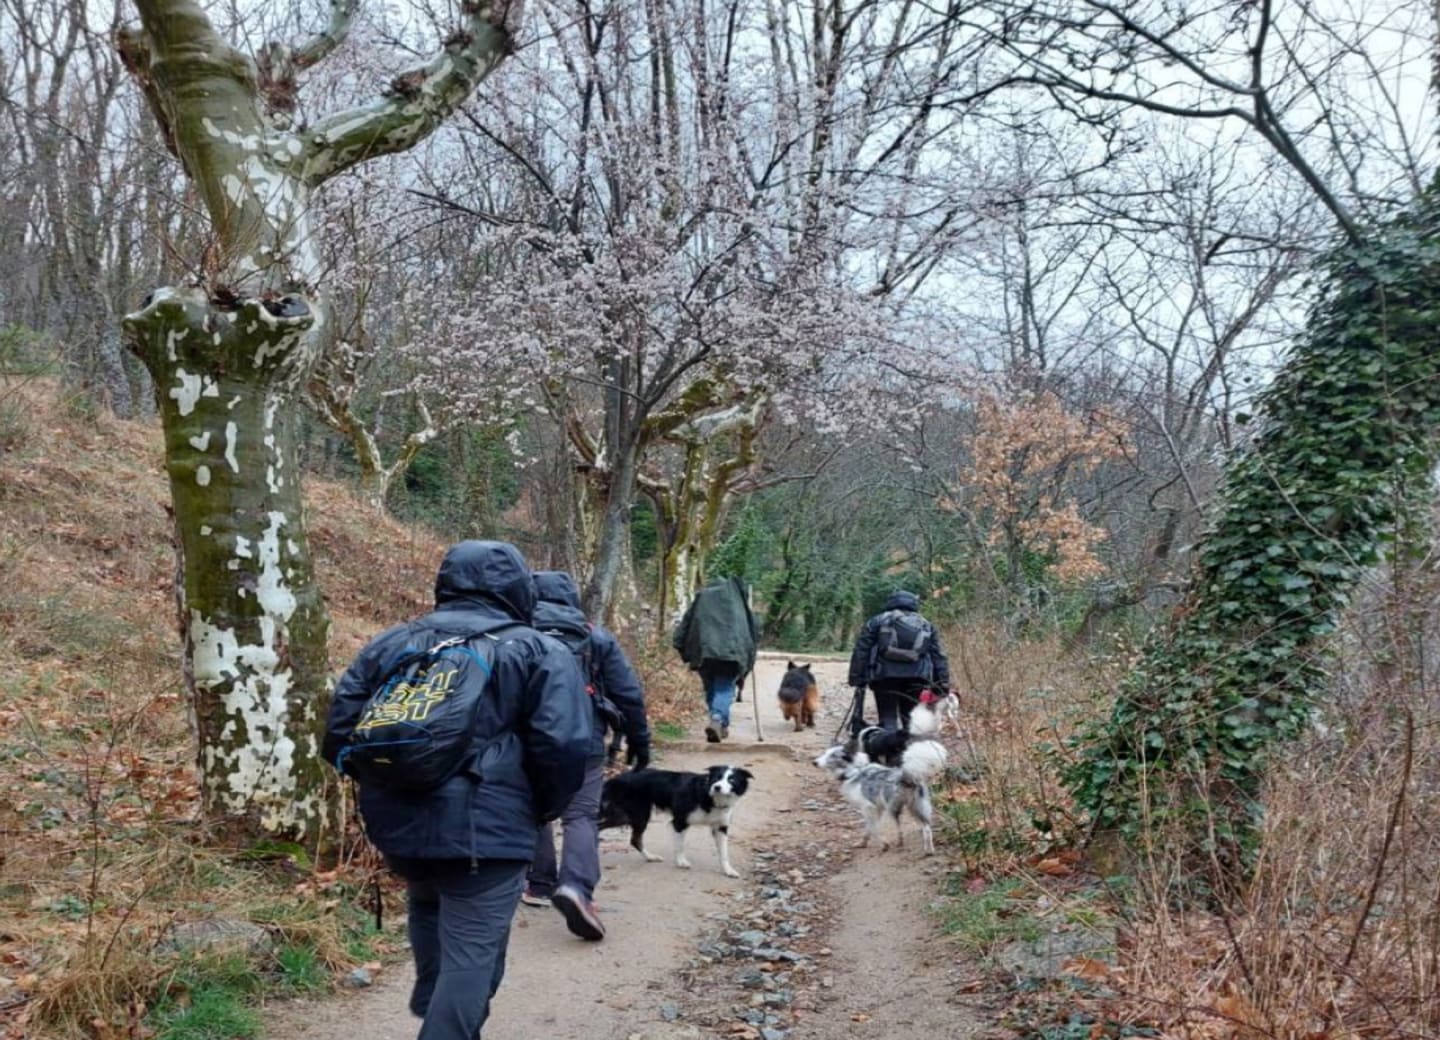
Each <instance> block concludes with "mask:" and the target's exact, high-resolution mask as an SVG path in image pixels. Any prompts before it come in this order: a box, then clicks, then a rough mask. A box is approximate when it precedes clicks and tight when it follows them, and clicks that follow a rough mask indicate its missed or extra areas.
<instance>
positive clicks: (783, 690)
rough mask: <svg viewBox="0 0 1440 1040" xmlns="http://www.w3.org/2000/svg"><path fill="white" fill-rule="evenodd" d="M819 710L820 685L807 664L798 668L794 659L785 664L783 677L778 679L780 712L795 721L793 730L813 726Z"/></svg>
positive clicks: (797, 730)
mask: <svg viewBox="0 0 1440 1040" xmlns="http://www.w3.org/2000/svg"><path fill="white" fill-rule="evenodd" d="M819 710H820V687H819V686H817V685H816V684H815V676H814V675H813V674H811V672H810V666H809V665H808V664H802V665H800V666H799V667H798V668H797V667H796V666H795V662H794V661H789V662H787V663H786V666H785V678H783V679H781V680H780V714H782V715H784V716H785V718H786V720H787V721H789V722H793V723H795V732H796V733H799V732H800V728H801V727H802V726H808V727H810V728H811V729H814V728H815V714H816V712H818V711H819Z"/></svg>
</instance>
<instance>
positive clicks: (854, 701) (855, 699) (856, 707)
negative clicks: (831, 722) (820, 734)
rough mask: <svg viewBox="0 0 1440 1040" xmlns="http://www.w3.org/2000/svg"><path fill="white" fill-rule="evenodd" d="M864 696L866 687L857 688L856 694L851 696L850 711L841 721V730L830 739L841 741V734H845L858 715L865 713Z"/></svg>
mask: <svg viewBox="0 0 1440 1040" xmlns="http://www.w3.org/2000/svg"><path fill="white" fill-rule="evenodd" d="M864 696H865V687H863V686H857V687H856V688H855V692H854V693H853V694H851V695H850V710H849V711H847V712H846V713H845V717H844V718H842V719H841V720H840V728H839V729H837V730H836V731H835V735H834V736H833V737H831V738H830V739H831V740H839V739H840V734H841V733H844V732H845V728H846V727H847V726H849V725H850V722H851V720H852V719H854V718H855V716H856V714H857V713H861V712H863V708H862V706H861V704H860V698H862V697H864Z"/></svg>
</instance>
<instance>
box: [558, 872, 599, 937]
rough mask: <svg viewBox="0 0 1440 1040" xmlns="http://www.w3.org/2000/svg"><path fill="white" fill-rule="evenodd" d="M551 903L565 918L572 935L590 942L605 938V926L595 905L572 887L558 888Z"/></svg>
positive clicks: (563, 886) (562, 886)
mask: <svg viewBox="0 0 1440 1040" xmlns="http://www.w3.org/2000/svg"><path fill="white" fill-rule="evenodd" d="M551 903H552V904H553V905H554V907H555V909H556V910H559V911H560V913H562V914H563V915H564V916H565V927H567V928H569V929H570V932H571V934H573V935H578V936H580V938H582V939H585V940H587V941H589V942H599V941H600V940H601V939H603V938H605V926H604V925H603V924H601V923H600V915H599V914H598V913H597V912H596V910H595V904H594V903H592V902H590V900H588V899H586V898H585V897H584V896H582V895H581V894H580V893H579V892H577V891H576V890H575V889H574V888H572V887H571V886H570V885H561V886H560V887H559V888H557V889H556V890H555V894H554V896H552V897H551Z"/></svg>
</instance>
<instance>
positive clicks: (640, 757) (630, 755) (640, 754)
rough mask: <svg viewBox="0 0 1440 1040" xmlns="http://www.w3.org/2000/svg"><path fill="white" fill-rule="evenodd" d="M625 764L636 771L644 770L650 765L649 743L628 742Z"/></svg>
mask: <svg viewBox="0 0 1440 1040" xmlns="http://www.w3.org/2000/svg"><path fill="white" fill-rule="evenodd" d="M625 743H626V751H625V764H626V765H627V766H631V767H633V768H635V769H644V768H645V767H647V766H648V765H649V764H650V744H649V742H648V741H639V742H634V743H632V742H630V741H626V742H625Z"/></svg>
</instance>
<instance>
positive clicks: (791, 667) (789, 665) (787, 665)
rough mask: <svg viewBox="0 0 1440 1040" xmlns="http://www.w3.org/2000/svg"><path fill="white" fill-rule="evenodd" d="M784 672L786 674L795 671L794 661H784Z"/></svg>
mask: <svg viewBox="0 0 1440 1040" xmlns="http://www.w3.org/2000/svg"><path fill="white" fill-rule="evenodd" d="M785 670H786V671H787V672H793V671H794V670H795V662H794V661H786V662H785Z"/></svg>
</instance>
